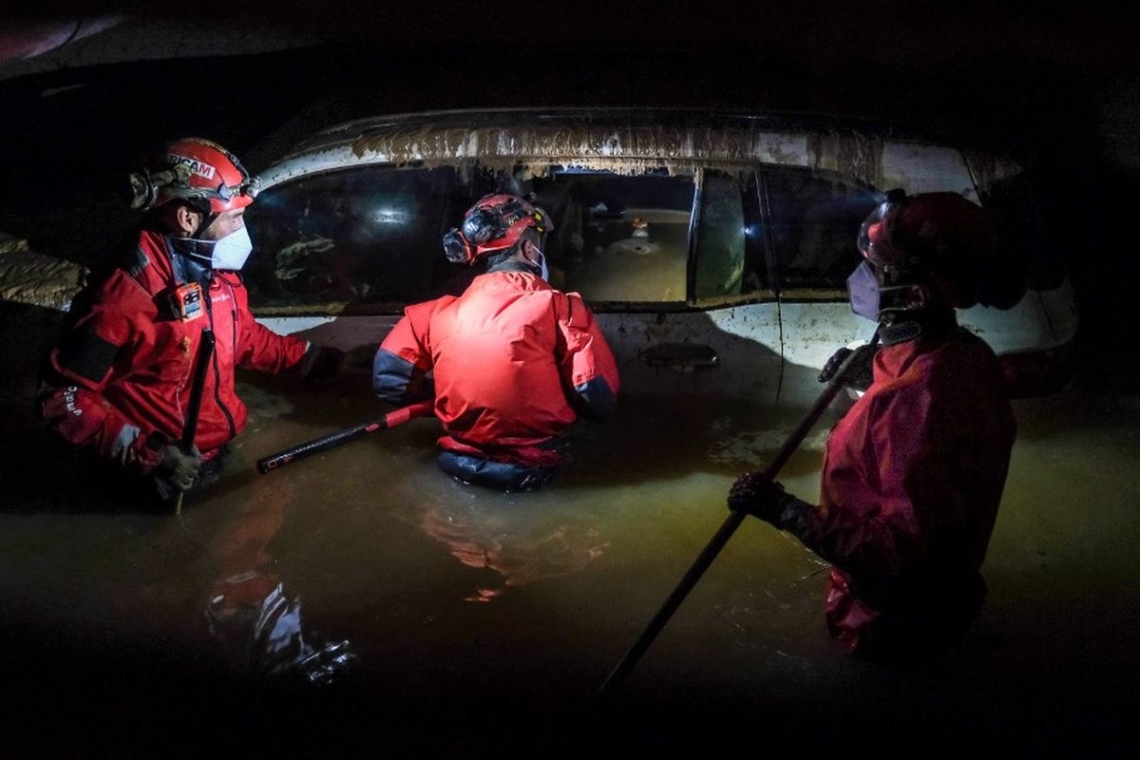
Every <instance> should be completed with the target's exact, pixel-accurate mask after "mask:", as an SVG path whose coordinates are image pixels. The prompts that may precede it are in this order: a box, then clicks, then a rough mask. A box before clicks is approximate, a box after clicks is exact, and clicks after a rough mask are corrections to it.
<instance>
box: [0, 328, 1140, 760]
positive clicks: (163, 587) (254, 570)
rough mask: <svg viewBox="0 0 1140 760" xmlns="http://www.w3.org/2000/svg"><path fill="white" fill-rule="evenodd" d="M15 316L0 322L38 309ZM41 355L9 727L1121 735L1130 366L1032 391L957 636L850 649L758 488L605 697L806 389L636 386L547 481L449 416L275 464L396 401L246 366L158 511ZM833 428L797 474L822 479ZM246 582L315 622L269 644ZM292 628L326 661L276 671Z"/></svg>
mask: <svg viewBox="0 0 1140 760" xmlns="http://www.w3.org/2000/svg"><path fill="white" fill-rule="evenodd" d="M18 316H19V317H20V320H21V321H18V322H13V321H12V320H11V319H9V320H7V321H6V322H5V330H4V333H3V335H4V338H5V340H4V343H5V344H6V345H10V344H11V342H12V340H13V338H14V336H15V335H16V333H17V332H18V331H19V330H21V329H31V330H35V329H37V328H38V327H39V326H40V325H41V324H47V321H48V320H47V318H44V321H43V322H42V323H41V322H39V321H37V319H39V317H37V316H35V315H32V316H27V315H22V314H21V315H18ZM23 334H24V335H25V337H26V333H23ZM31 371H32V362H31V361H28V362H23V363H22V362H8V363H6V365H5V366H4V368H3V370H2V374H0V379H3V380H4V382H5V388H6V390H5V395H4V397H3V412H4V415H5V419H6V420H8V421H9V422H8V425H7V432H5V433H4V434H3V438H2V443H0V447H2V448H0V453H2V454H3V456H4V461H5V466H4V468H3V492H4V496H3V498H4V502H3V507H2V508H0V604H2V610H0V612H2V627H0V631H2V638H0V646H2V651H3V654H2V655H0V666H2V668H3V671H2V675H3V683H4V686H3V688H2V689H0V699H2V703H0V708H2V712H0V714H3V715H5V720H6V726H5V731H4V734H3V738H0V757H5V758H8V757H12V758H21V757H27V756H44V757H64V756H67V757H86V756H95V755H104V756H118V757H136V756H137V757H160V756H165V757H169V756H194V757H202V756H204V755H210V754H216V755H219V756H230V755H231V754H232V752H231V750H233V749H234V748H235V747H237V746H239V745H240V746H242V747H249V746H253V747H256V748H258V749H260V750H263V751H265V752H270V751H272V752H276V753H278V754H280V756H282V757H298V756H318V755H319V756H322V757H324V756H327V757H383V756H397V757H434V756H438V755H441V754H446V755H447V756H456V757H467V756H476V755H478V756H485V755H495V756H507V757H509V756H515V755H520V754H523V753H524V752H525V753H527V754H533V755H536V756H541V757H547V756H574V757H579V756H590V755H594V754H600V753H602V752H608V751H611V750H613V749H614V748H617V749H623V748H624V749H628V750H630V751H637V752H639V753H640V752H646V751H655V752H662V753H665V754H669V753H671V752H672V751H685V752H688V753H690V754H692V753H696V752H697V751H707V750H708V749H709V748H713V749H721V750H723V749H726V748H728V747H729V746H733V745H736V746H746V747H755V748H767V749H771V750H776V749H779V750H780V752H781V754H783V755H785V756H786V755H789V754H790V755H793V756H795V755H796V754H811V755H813V756H819V754H820V753H823V752H840V751H842V752H846V751H849V750H850V749H851V747H860V748H863V749H866V750H867V751H874V752H877V753H879V754H898V755H900V756H902V755H907V756H911V755H913V754H918V755H919V756H923V757H930V756H970V757H990V756H1003V757H1009V756H1025V757H1030V756H1032V757H1038V756H1049V755H1060V756H1073V757H1077V756H1080V757H1085V756H1092V755H1088V754H1087V753H1088V752H1094V753H1095V751H1097V750H1109V749H1110V750H1112V751H1113V752H1114V753H1116V752H1119V751H1120V750H1121V749H1122V748H1126V747H1128V746H1133V745H1134V743H1135V738H1134V734H1133V731H1132V726H1131V718H1132V717H1133V714H1134V713H1133V709H1134V708H1133V705H1132V704H1131V703H1130V702H1129V700H1133V699H1134V696H1133V694H1134V692H1135V688H1136V683H1137V675H1138V673H1137V662H1138V660H1140V654H1138V650H1137V646H1136V631H1137V630H1138V628H1137V623H1138V622H1140V621H1138V613H1140V591H1138V589H1137V569H1138V566H1140V562H1138V560H1137V552H1136V550H1135V548H1134V547H1135V546H1136V545H1137V541H1138V540H1140V527H1138V526H1140V521H1137V520H1136V519H1135V505H1136V504H1137V503H1140V498H1138V497H1140V446H1138V445H1137V444H1138V438H1140V433H1138V431H1140V427H1138V426H1137V424H1136V423H1137V417H1138V416H1140V398H1138V397H1135V396H1126V395H1123V396H1122V395H1116V396H1111V397H1110V396H1105V395H1100V394H1096V393H1078V392H1075V391H1074V392H1069V393H1066V394H1061V395H1059V396H1056V397H1053V398H1050V399H1044V400H1037V401H1033V402H1020V403H1019V404H1018V406H1017V413H1018V418H1019V421H1020V425H1021V435H1020V438H1019V440H1018V444H1017V448H1016V450H1015V452H1014V459H1013V466H1012V472H1011V475H1010V478H1009V483H1008V486H1007V491H1006V498H1005V501H1004V503H1003V506H1002V511H1001V514H1000V516H999V520H998V525H997V530H996V534H995V537H994V540H993V543H992V545H991V550H990V555H989V559H988V561H987V565H986V567H985V574H986V577H987V579H988V581H989V584H990V589H991V595H990V598H989V602H988V607H987V610H986V611H985V613H984V615H983V617H982V618H981V619H980V620H979V621H978V623H977V625H976V626H975V628H974V630H973V631H972V633H971V636H970V638H969V639H968V641H967V643H966V646H965V648H964V650H963V651H962V652H961V653H960V655H959V656H958V657H957V658H956V659H955V660H954V661H953V662H951V663H948V664H947V665H946V666H944V667H933V668H927V669H923V670H909V671H908V670H884V669H881V668H877V667H873V666H868V665H863V664H860V663H857V662H853V661H851V660H850V659H849V658H847V657H846V656H845V655H844V654H842V653H841V652H840V651H839V650H838V649H837V648H836V647H835V645H833V644H832V643H831V642H830V640H829V639H828V638H827V636H826V634H825V632H824V630H823V625H822V613H821V604H822V600H821V589H822V584H823V573H822V570H823V566H822V565H821V564H820V563H819V561H818V560H816V559H815V558H814V556H813V555H811V554H809V553H807V552H805V551H804V550H803V549H801V548H800V547H799V546H798V545H797V544H796V543H795V542H794V541H792V540H790V539H788V538H787V537H786V536H784V535H782V534H780V533H778V532H776V531H774V530H772V529H770V528H768V527H766V526H763V525H761V524H759V523H757V522H755V521H749V522H746V523H745V524H744V525H743V526H742V528H741V529H740V530H739V531H738V532H737V533H736V535H735V536H734V537H733V539H732V540H731V541H730V543H729V544H728V546H727V548H726V549H725V551H724V552H723V553H722V554H721V556H720V557H719V558H718V560H717V561H716V562H715V563H714V564H713V566H712V568H711V569H710V570H709V572H708V573H707V574H706V575H705V576H704V578H703V579H702V580H701V582H700V583H699V584H698V585H697V587H696V588H695V590H694V591H693V593H692V594H691V595H690V596H689V598H688V599H687V600H686V602H685V603H684V604H683V605H682V606H681V608H680V609H679V611H678V612H677V614H676V615H675V616H674V617H673V619H672V620H671V622H670V623H669V625H668V626H667V627H666V628H665V630H664V631H663V632H662V634H661V635H660V636H659V638H658V639H657V640H656V642H655V643H654V645H653V646H652V647H651V648H650V649H649V650H648V652H647V653H646V655H645V657H644V658H643V659H642V660H641V662H640V664H639V665H638V667H637V668H636V669H635V670H634V672H633V673H632V675H631V676H630V677H629V679H628V680H627V681H625V682H624V683H623V684H622V686H621V688H620V689H619V690H618V691H617V693H616V695H615V699H614V701H613V703H612V704H609V705H605V706H603V705H599V704H597V703H595V702H594V701H593V699H592V697H593V694H594V692H595V690H596V689H597V688H598V686H599V685H600V684H601V682H602V681H603V680H604V678H605V677H606V675H607V674H608V673H609V672H610V670H611V669H612V668H613V667H614V666H615V665H616V664H617V662H618V660H619V659H620V658H621V656H622V655H623V654H625V652H626V651H627V649H628V648H629V646H631V645H632V644H633V642H634V640H635V639H636V637H637V636H638V635H639V634H640V633H641V631H642V630H643V628H644V626H645V625H646V624H647V623H648V621H649V619H650V618H651V616H652V615H653V613H654V612H655V611H656V610H657V608H658V607H659V606H660V604H661V603H662V602H663V600H664V599H665V597H666V596H667V595H668V593H669V592H670V591H671V590H672V589H673V587H674V586H675V585H676V583H677V582H678V581H679V580H680V577H681V576H682V574H683V573H684V571H685V570H686V569H687V568H688V566H689V565H690V563H691V562H692V561H693V559H694V558H695V557H696V556H697V554H698V552H699V551H700V550H701V548H702V547H703V546H704V545H705V544H706V543H707V541H708V540H709V539H710V538H711V537H712V535H713V533H714V532H715V531H716V529H717V528H718V527H719V526H720V524H721V523H722V521H723V520H724V518H725V516H726V514H727V513H726V511H725V508H724V496H725V494H726V492H727V490H728V487H729V485H730V484H731V483H732V480H733V478H734V477H735V475H736V474H737V473H738V472H739V471H741V470H742V469H745V468H747V467H750V466H757V467H759V466H762V465H763V463H764V459H765V457H766V456H769V455H771V453H773V452H774V451H775V450H776V449H777V448H778V446H779V444H780V443H781V441H782V439H783V435H784V434H785V433H786V432H787V430H788V429H790V428H791V427H792V426H793V425H794V424H795V422H796V421H797V417H796V416H795V415H794V414H785V415H782V416H780V415H772V414H771V412H770V411H768V410H764V409H741V408H736V409H730V408H706V407H703V406H702V405H701V404H700V403H699V402H697V401H696V400H692V399H678V400H674V401H672V402H670V403H668V404H659V403H653V402H649V401H647V400H644V399H636V398H632V399H627V400H626V402H625V405H624V406H623V410H622V414H621V416H620V417H619V419H617V420H615V421H614V422H613V423H610V424H607V425H604V426H583V427H582V428H581V429H580V431H579V434H578V436H577V440H576V443H575V451H576V460H575V461H574V463H573V464H572V465H571V466H570V467H568V468H567V469H566V470H565V471H564V473H563V474H562V475H561V476H560V478H559V479H558V480H557V481H556V482H555V484H554V485H553V486H552V487H551V488H550V489H549V490H547V491H545V492H541V493H537V494H524V495H507V496H504V495H498V494H493V493H488V492H483V491H476V490H472V489H469V488H466V487H463V486H460V485H458V484H455V483H453V482H451V481H449V480H448V479H447V478H446V477H444V476H443V475H442V473H441V472H440V471H439V470H438V469H437V468H436V466H435V463H434V460H433V458H432V457H433V445H434V438H435V435H436V431H437V427H436V425H435V424H434V423H433V422H432V421H430V420H416V421H413V422H411V423H409V424H407V425H405V426H403V427H401V428H397V429H393V430H390V431H386V432H382V433H377V434H375V435H373V436H371V437H369V438H366V439H364V440H361V441H358V442H356V443H352V444H349V445H347V446H344V447H342V448H340V449H337V450H335V451H333V452H329V453H326V454H322V455H319V456H317V457H314V458H312V459H309V460H305V461H302V462H297V463H295V464H292V465H289V466H287V467H284V468H282V469H280V470H278V471H276V472H273V473H271V474H269V475H258V474H257V473H256V471H255V469H254V463H255V462H256V460H257V459H258V458H260V457H262V456H265V455H267V454H270V453H273V452H276V451H278V450H280V449H282V448H285V447H287V446H290V445H292V444H294V443H298V442H301V441H304V440H308V439H310V438H313V437H316V436H318V435H322V434H324V433H326V432H329V431H331V430H335V429H338V428H341V427H345V426H348V425H352V424H355V423H357V422H359V421H361V420H364V419H367V418H369V417H371V416H373V415H374V414H375V413H376V412H377V411H378V407H377V406H376V405H374V403H373V402H372V401H371V400H370V399H369V397H368V394H367V377H366V375H364V374H354V375H351V376H348V377H346V378H343V379H341V380H339V381H338V382H337V383H336V384H334V385H332V386H326V387H324V388H320V389H303V388H301V389H299V388H296V387H293V386H289V385H287V384H285V383H282V382H278V381H271V382H266V381H264V380H261V379H258V378H256V377H254V376H249V377H246V378H245V379H244V381H243V384H242V387H241V392H242V395H243V396H244V397H245V398H246V399H247V401H248V402H249V403H250V405H251V408H252V410H253V417H252V420H251V424H250V426H249V428H248V429H247V431H246V433H245V434H244V435H243V436H242V437H241V438H240V439H239V440H238V442H237V444H236V445H235V447H234V450H233V455H232V459H231V462H230V465H231V466H230V467H229V469H228V471H227V473H226V475H225V476H224V477H223V479H222V481H221V482H220V483H219V484H218V485H217V486H216V487H215V488H214V489H213V490H212V491H209V492H207V493H206V494H204V495H203V496H202V497H201V498H198V499H194V500H191V499H187V502H186V507H185V509H184V512H183V514H182V515H181V516H180V517H173V516H160V515H146V514H140V513H137V512H132V511H122V510H121V509H118V508H116V506H115V505H113V504H108V503H105V502H100V501H99V500H98V498H97V497H96V496H95V495H94V494H93V493H92V492H91V491H90V489H89V488H86V487H85V486H84V484H76V483H68V482H67V481H68V480H69V472H68V471H67V470H66V469H65V468H61V467H60V466H59V465H58V463H56V462H53V461H48V460H44V459H43V458H42V457H41V455H40V454H39V453H37V452H39V451H41V450H40V449H38V448H37V447H36V446H35V445H32V444H30V443H29V441H30V440H32V438H33V436H32V431H31V423H30V422H29V421H28V418H27V414H26V413H27V410H28V408H29V405H30V393H31ZM824 428H825V426H823V427H821V428H820V429H819V430H818V431H817V434H816V435H814V436H812V438H811V440H810V441H809V442H808V444H807V445H806V446H805V448H804V449H803V450H802V451H801V452H800V453H799V454H797V456H795V457H794V458H793V459H792V460H791V462H790V463H789V464H788V466H787V467H786V468H785V471H784V474H783V476H782V480H783V481H784V483H785V484H786V485H787V487H788V489H789V490H791V491H793V492H795V493H798V494H800V495H801V496H805V497H808V498H811V497H813V496H814V495H815V494H816V492H817V485H816V478H817V477H818V462H819V452H820V445H821V443H822V433H823V431H824ZM765 430H766V431H767V432H764V431H765ZM267 600H268V601H267ZM208 611H209V614H207V613H208ZM258 614H262V615H264V616H265V617H266V619H265V620H263V621H262V628H261V630H262V631H263V632H264V631H268V630H269V629H271V628H272V627H273V624H277V625H278V628H277V629H276V630H277V632H278V633H279V634H284V633H288V632H289V631H292V632H293V634H299V635H300V639H297V638H296V637H294V638H293V639H288V638H287V637H286V639H285V640H284V641H283V642H278V650H279V651H277V652H276V654H274V653H271V652H269V653H267V649H272V647H267V646H264V645H263V646H254V647H252V648H251V647H250V634H251V632H252V631H253V630H254V629H255V628H256V627H257V625H258V622H257V619H256V617H257V615H258ZM345 642H347V643H345ZM289 646H292V647H294V648H293V649H289ZM322 647H329V648H330V650H329V651H328V652H327V653H326V660H328V661H331V660H336V661H335V662H332V663H331V665H329V669H328V670H326V671H320V670H319V669H318V668H317V667H316V665H317V664H318V661H319V660H320V659H321V658H320V653H321V651H322ZM251 652H252V653H253V654H252V655H251V654H250V653H251ZM304 654H308V655H311V656H312V657H311V658H310V660H309V665H310V669H309V670H308V671H307V672H309V673H310V674H313V673H317V674H318V675H320V674H321V673H322V672H323V674H324V675H325V676H326V678H325V681H326V682H325V683H324V684H323V685H312V684H306V683H305V682H304V681H303V680H300V679H299V678H293V679H290V677H289V676H288V674H287V673H286V674H283V675H279V676H278V677H276V678H275V677H271V676H269V675H267V672H268V671H269V670H271V669H272V668H273V667H275V666H281V665H285V664H288V663H289V662H295V661H297V660H298V659H300V656H301V655H304ZM294 655H296V656H294ZM338 657H339V659H337V658H338ZM326 664H328V662H326ZM341 666H343V667H341ZM317 680H320V679H319V678H318V679H317ZM916 742H917V743H918V745H917V746H919V747H921V748H922V749H920V750H916V749H914V747H915V746H916V745H915V743H916Z"/></svg>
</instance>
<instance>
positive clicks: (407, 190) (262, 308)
mask: <svg viewBox="0 0 1140 760" xmlns="http://www.w3.org/2000/svg"><path fill="white" fill-rule="evenodd" d="M261 182H262V192H261V194H260V195H259V197H258V201H257V203H255V204H254V205H253V206H252V207H251V209H250V211H249V212H248V214H247V220H248V226H249V228H250V230H251V234H252V237H253V240H254V244H255V249H256V252H255V255H254V256H253V257H252V258H251V260H250V264H249V265H247V267H246V275H247V277H246V279H247V283H248V285H249V287H250V290H251V293H252V301H253V304H254V307H255V312H256V314H257V315H258V317H259V319H260V320H261V321H263V322H264V323H266V324H268V325H269V326H270V327H271V328H272V329H274V330H277V331H278V332H286V333H298V332H300V333H303V334H305V335H306V336H310V337H312V338H313V339H314V340H319V341H321V342H324V343H331V344H334V345H338V346H339V347H341V348H343V349H346V350H352V349H357V348H360V347H363V346H367V347H371V348H374V347H375V346H376V345H377V344H378V343H379V341H380V340H381V339H382V338H383V336H384V335H385V334H386V332H387V330H389V329H391V327H392V325H393V324H394V323H395V321H396V320H397V319H398V318H399V316H400V315H401V313H402V309H403V307H404V306H405V305H407V304H409V303H414V302H418V301H422V300H426V299H429V298H434V297H436V296H439V295H441V294H443V293H448V292H451V293H456V292H459V291H460V290H462V288H463V287H464V286H465V284H466V283H467V282H468V281H469V279H470V277H471V276H472V275H473V274H474V272H473V271H472V270H471V269H470V268H468V267H467V266H466V265H456V264H452V263H449V262H448V261H447V259H446V258H445V256H444V255H443V250H442V246H441V238H442V236H443V233H444V232H445V231H446V230H448V229H450V228H451V227H454V226H456V225H457V224H458V223H459V221H460V219H461V217H462V215H463V212H464V211H465V210H466V209H467V208H468V207H469V206H470V205H471V204H472V203H473V202H474V201H475V200H477V199H478V198H480V197H482V196H483V195H485V194H487V193H490V192H510V193H514V194H517V195H522V196H525V197H527V198H529V199H531V200H532V202H534V203H535V204H537V205H538V206H541V207H542V208H543V209H545V210H546V211H547V212H548V214H549V216H550V217H551V218H552V220H553V222H554V231H553V233H552V234H551V237H550V239H549V241H548V243H547V250H546V256H547V260H548V262H549V265H550V268H551V273H552V274H551V282H552V284H554V285H555V286H557V287H559V288H561V289H563V290H568V291H577V292H579V293H581V295H582V296H583V298H584V299H585V300H586V301H587V302H588V303H589V304H590V305H591V307H592V308H593V309H594V311H595V313H596V315H597V317H598V320H599V321H600V323H601V325H602V327H603V329H604V331H605V333H606V336H607V338H608V339H609V342H610V345H611V346H612V347H613V349H614V352H615V354H616V355H617V359H618V362H619V366H620V369H621V372H622V384H623V389H622V390H623V393H636V394H647V395H657V394H665V395H674V394H698V395H701V396H716V397H724V398H727V399H733V398H737V399H748V400H749V401H752V402H761V403H768V402H771V403H779V404H804V403H808V402H810V401H811V400H812V399H813V398H815V396H816V395H817V394H818V392H819V386H818V385H817V384H816V382H815V377H816V375H817V374H818V372H819V370H820V369H821V368H822V367H823V365H824V364H825V362H826V361H827V359H828V357H830V356H831V355H832V353H833V352H834V351H835V350H836V349H837V348H839V347H841V346H850V345H855V344H858V343H860V342H864V341H866V340H867V339H868V338H869V337H870V335H871V333H872V332H873V330H874V325H873V324H872V323H870V322H868V321H867V320H865V319H862V318H860V317H858V316H856V315H855V314H854V313H852V311H851V308H850V305H849V304H848V300H847V291H846V278H847V276H848V275H849V274H850V273H851V272H852V270H854V269H855V267H856V266H857V264H858V263H859V261H860V257H859V253H858V250H857V248H856V244H855V240H856V234H857V232H858V229H859V226H860V223H861V222H862V221H863V219H864V218H865V217H866V216H867V214H868V213H869V212H870V211H872V210H873V209H874V208H875V207H876V206H877V205H878V204H880V203H881V202H882V201H883V199H884V197H885V193H886V191H888V190H890V189H892V188H901V189H903V190H905V191H907V192H908V193H910V194H915V193H922V192H931V191H950V192H955V193H959V194H961V195H962V196H963V197H965V198H967V199H969V200H971V201H974V202H977V203H979V204H981V205H982V206H984V207H985V208H987V209H989V210H990V211H991V212H992V213H993V215H994V217H995V218H996V219H997V220H998V222H999V224H1000V225H1001V227H1002V231H1003V233H1004V236H1005V239H1006V241H1007V245H1010V246H1012V249H1010V250H1011V251H1012V254H1011V255H1014V256H1016V257H1017V259H1018V260H1019V261H1020V262H1021V264H1022V266H1023V267H1024V270H1025V275H1026V281H1027V284H1028V286H1029V288H1028V290H1027V292H1026V294H1025V296H1024V297H1023V298H1022V299H1021V301H1020V302H1019V303H1017V305H1016V306H1014V307H1013V308H1012V309H1010V310H1008V311H999V310H995V309H988V308H985V307H981V306H978V307H974V308H971V309H967V310H962V311H961V312H960V314H959V318H960V322H961V323H962V324H963V325H964V326H965V327H967V328H968V329H970V330H972V331H973V332H975V333H976V334H978V335H979V336H981V337H982V338H983V339H985V340H986V341H987V342H988V343H989V344H990V345H991V346H992V347H993V349H994V350H995V351H996V352H997V353H998V355H999V356H1000V357H1001V359H1002V362H1003V365H1004V366H1005V368H1006V371H1007V376H1008V378H1009V380H1010V383H1011V388H1012V389H1013V393H1014V395H1015V396H1021V397H1024V396H1032V395H1038V394H1043V393H1048V392H1051V391H1053V390H1056V389H1058V388H1060V387H1061V386H1063V385H1064V384H1065V382H1066V381H1067V380H1068V378H1069V374H1070V367H1069V364H1070V363H1069V356H1070V354H1071V346H1072V342H1073V339H1074V336H1075V333H1076V329H1077V311H1076V305H1075V301H1074V297H1073V291H1072V288H1071V287H1070V283H1069V279H1068V276H1067V273H1066V271H1065V268H1064V266H1063V263H1062V262H1063V258H1062V257H1061V256H1060V255H1059V254H1058V252H1057V251H1056V250H1053V249H1051V248H1050V246H1049V244H1048V240H1049V237H1048V236H1047V235H1046V234H1044V231H1043V229H1042V223H1043V220H1042V215H1041V213H1040V212H1039V211H1038V210H1037V205H1036V202H1035V198H1034V195H1033V193H1032V191H1031V188H1030V187H1029V186H1028V183H1027V181H1026V178H1025V173H1024V172H1023V170H1022V168H1021V167H1020V166H1019V165H1018V164H1017V162H1016V161H1014V160H1013V159H1011V158H1009V157H1008V156H1005V155H997V154H993V153H986V152H980V151H977V150H970V149H963V148H960V147H956V146H952V145H943V144H935V143H932V142H929V141H924V140H922V139H920V138H917V137H911V136H902V135H900V134H898V133H897V132H896V131H894V130H888V129H885V128H875V127H872V126H868V125H863V124H856V123H852V122H845V121H840V120H833V119H827V118H822V117H815V118H800V117H789V116H775V115H755V114H741V113H694V112H687V111H654V110H644V109H642V110H627V109H604V110H573V109H567V110H542V111H538V110H504V111H494V112H481V111H451V112H433V113H419V114H410V115H397V116H386V117H377V118H370V119H363V120H358V121H353V122H350V123H346V124H342V125H339V126H335V127H332V128H329V129H326V130H324V131H321V132H319V133H318V134H316V135H314V136H313V137H311V138H310V139H308V140H306V141H304V142H302V143H301V144H300V145H298V146H296V148H295V149H293V150H292V151H290V152H289V153H288V155H285V156H284V157H282V158H281V159H280V160H278V161H276V162H274V163H273V164H272V165H271V166H269V167H268V168H267V169H266V170H265V171H264V172H262V174H261Z"/></svg>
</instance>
